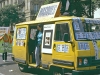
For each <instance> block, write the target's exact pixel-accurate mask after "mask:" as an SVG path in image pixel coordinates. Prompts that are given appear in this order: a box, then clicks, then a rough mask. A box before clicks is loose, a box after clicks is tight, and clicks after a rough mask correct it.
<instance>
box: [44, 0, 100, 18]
mask: <svg viewBox="0 0 100 75" xmlns="http://www.w3.org/2000/svg"><path fill="white" fill-rule="evenodd" d="M56 1H64V0H45V4H48V3H53V2H56ZM69 2H70V6H69V10H68V12H69V14H70V15H71V16H78V17H81V16H86V17H93V14H94V13H93V12H94V10H95V9H96V8H100V0H69ZM62 7H63V6H62ZM62 10H64V9H62ZM61 12H64V11H61Z"/></svg>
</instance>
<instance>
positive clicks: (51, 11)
mask: <svg viewBox="0 0 100 75" xmlns="http://www.w3.org/2000/svg"><path fill="white" fill-rule="evenodd" d="M59 6H60V2H56V3H51V4H47V5H43V6H41V8H40V11H39V13H38V15H37V18H36V20H37V19H40V18H53V17H55V15H56V14H57V13H58V12H57V11H58V10H59V11H60V9H58V8H59Z"/></svg>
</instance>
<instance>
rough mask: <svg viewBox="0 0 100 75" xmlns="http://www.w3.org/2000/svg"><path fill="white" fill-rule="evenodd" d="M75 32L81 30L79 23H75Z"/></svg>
mask: <svg viewBox="0 0 100 75" xmlns="http://www.w3.org/2000/svg"><path fill="white" fill-rule="evenodd" d="M73 24H74V30H80V26H79V23H78V22H74V23H73Z"/></svg>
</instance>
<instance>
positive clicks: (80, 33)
mask: <svg viewBox="0 0 100 75" xmlns="http://www.w3.org/2000/svg"><path fill="white" fill-rule="evenodd" d="M73 30H74V35H75V39H76V40H100V20H98V19H85V20H84V22H83V21H81V19H80V18H74V19H73Z"/></svg>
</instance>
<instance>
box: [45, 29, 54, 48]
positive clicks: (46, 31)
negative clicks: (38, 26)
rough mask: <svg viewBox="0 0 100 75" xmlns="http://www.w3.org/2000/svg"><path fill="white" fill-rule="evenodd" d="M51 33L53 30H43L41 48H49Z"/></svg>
mask: <svg viewBox="0 0 100 75" xmlns="http://www.w3.org/2000/svg"><path fill="white" fill-rule="evenodd" d="M52 33H53V30H45V32H44V42H43V48H49V49H51V46H52Z"/></svg>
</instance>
